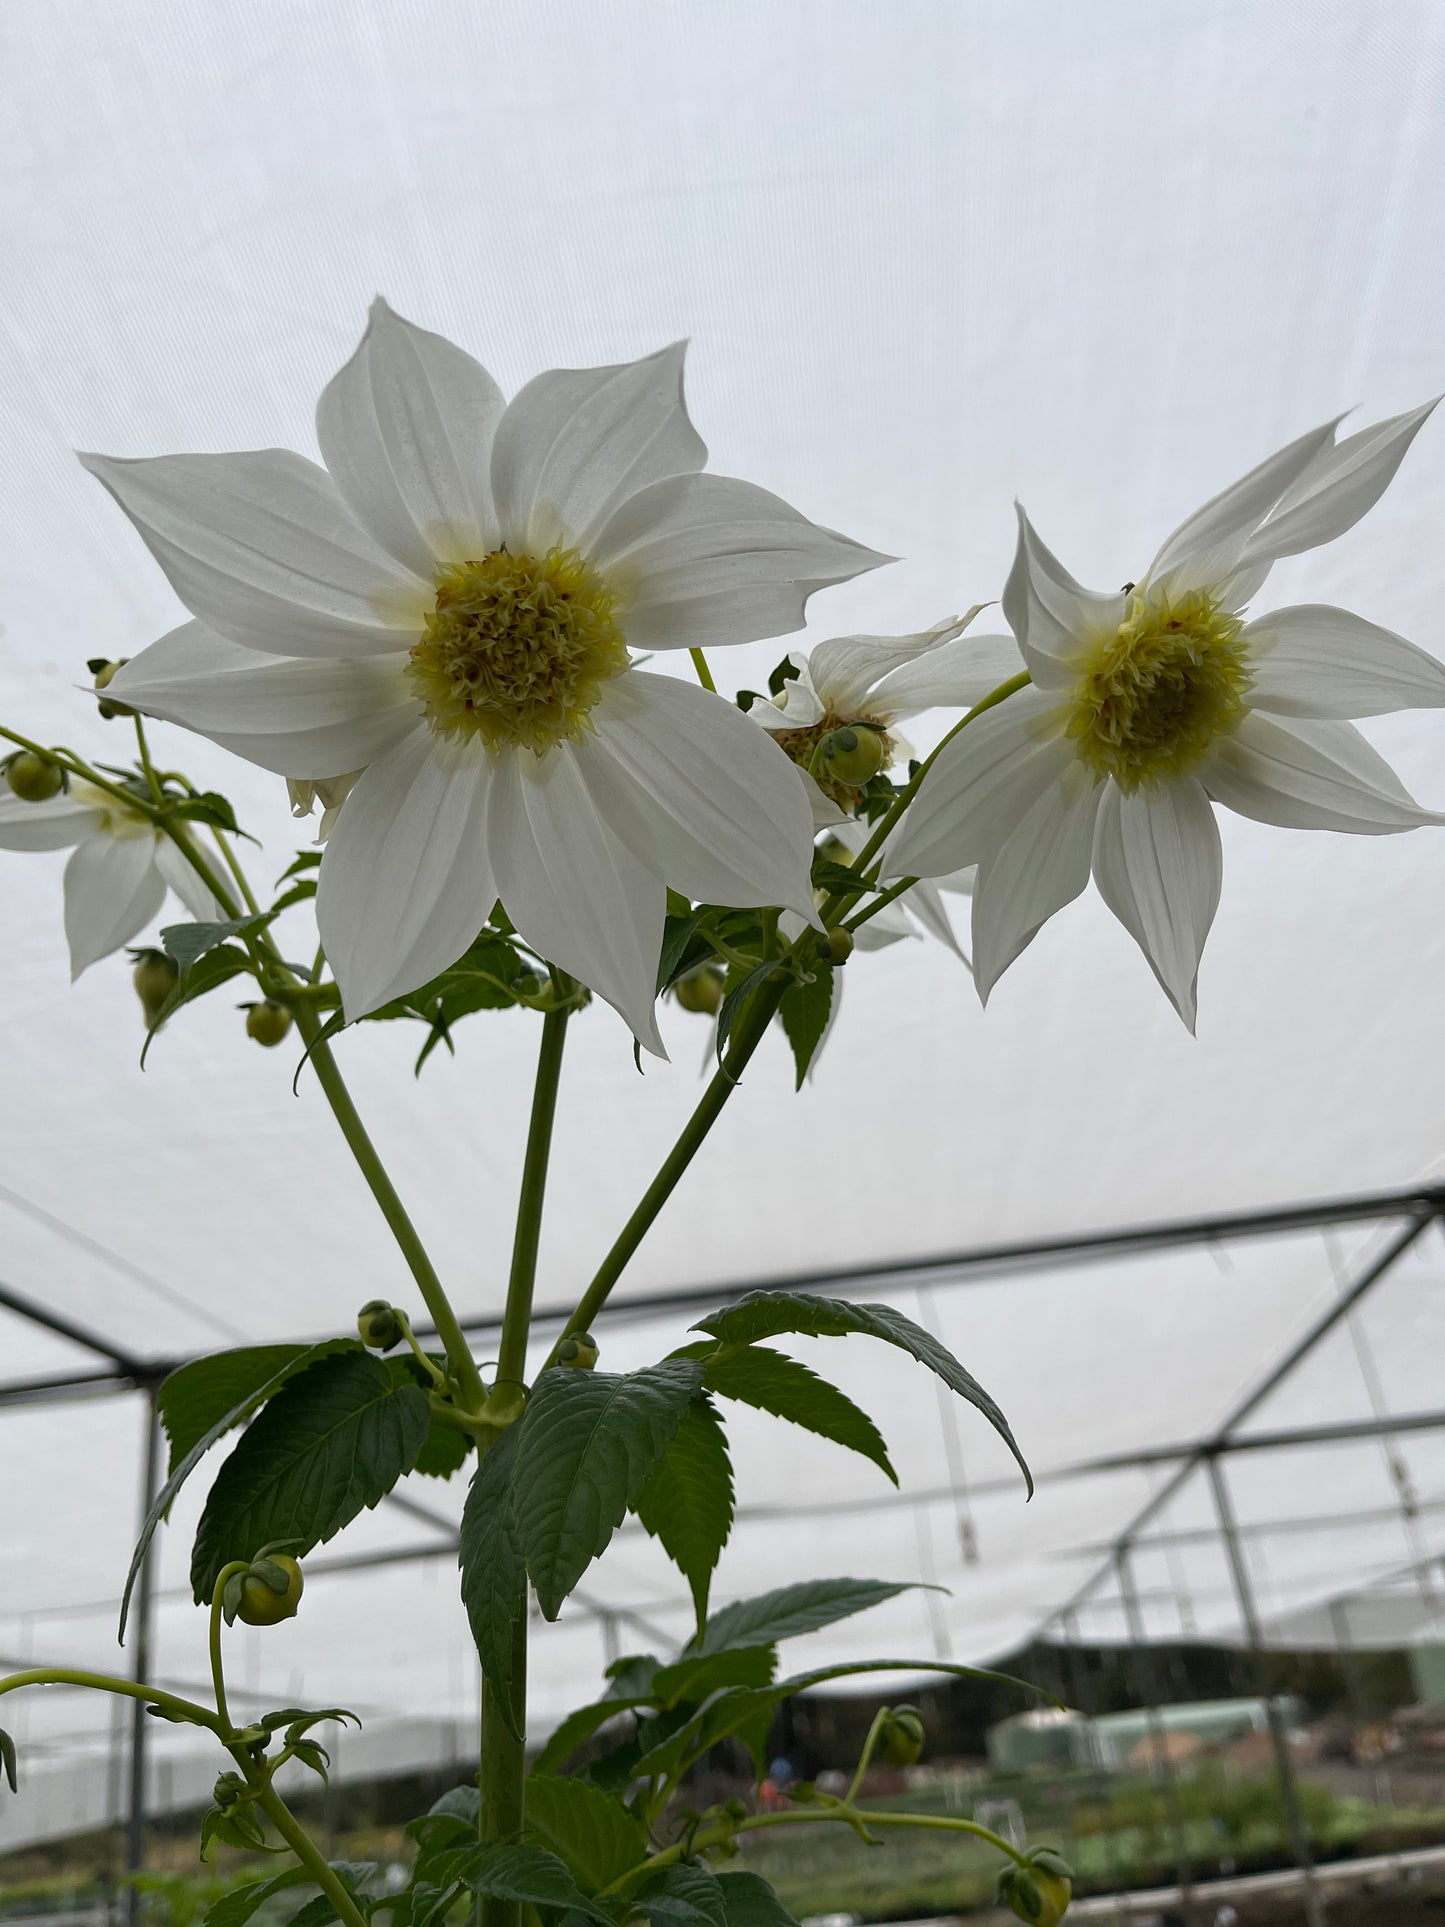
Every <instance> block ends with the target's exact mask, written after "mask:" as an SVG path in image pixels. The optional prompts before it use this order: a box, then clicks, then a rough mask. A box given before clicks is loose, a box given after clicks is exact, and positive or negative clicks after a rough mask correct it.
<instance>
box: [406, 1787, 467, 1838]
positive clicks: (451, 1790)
mask: <svg viewBox="0 0 1445 1927" xmlns="http://www.w3.org/2000/svg"><path fill="white" fill-rule="evenodd" d="M433 1814H445V1815H449V1816H451V1817H452V1818H453V1819H457V1820H461V1821H463V1822H464V1823H465V1824H466V1825H467V1826H469V1827H475V1826H476V1824H477V1822H478V1821H479V1820H480V1819H481V1816H482V1795H481V1791H480V1789H479V1788H478V1786H477V1784H476V1782H475V1781H474V1780H464V1781H463V1782H462V1784H461V1785H460V1786H454V1787H448V1788H447V1790H446V1792H445V1793H443V1794H442V1795H441V1796H440V1797H439V1798H438V1799H435V1800H433V1801H432V1803H431V1805H430V1806H429V1807H428V1808H427V1813H426V1817H427V1818H430V1817H431V1816H432V1815H433ZM413 1824H415V1822H413Z"/></svg>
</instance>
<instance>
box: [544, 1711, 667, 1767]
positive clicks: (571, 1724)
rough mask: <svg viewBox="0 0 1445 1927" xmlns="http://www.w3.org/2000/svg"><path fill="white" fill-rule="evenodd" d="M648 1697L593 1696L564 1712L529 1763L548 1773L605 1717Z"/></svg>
mask: <svg viewBox="0 0 1445 1927" xmlns="http://www.w3.org/2000/svg"><path fill="white" fill-rule="evenodd" d="M650 1704H651V1701H649V1700H642V1699H601V1700H594V1701H593V1702H592V1704H591V1705H590V1706H579V1707H578V1708H577V1709H576V1711H575V1712H571V1713H569V1714H568V1715H567V1717H566V1719H565V1720H563V1721H562V1723H561V1725H560V1726H557V1727H555V1728H554V1729H553V1730H552V1732H551V1733H549V1734H548V1735H547V1739H546V1741H545V1743H544V1744H543V1747H542V1751H541V1752H540V1753H539V1754H538V1755H537V1758H536V1761H535V1763H534V1764H533V1767H532V1771H533V1772H534V1773H551V1772H552V1771H553V1770H554V1768H556V1767H559V1766H562V1765H563V1764H564V1763H565V1762H566V1761H567V1760H569V1759H571V1757H572V1755H573V1754H574V1753H575V1752H576V1751H577V1749H578V1747H579V1746H581V1744H582V1742H583V1741H584V1740H590V1739H591V1737H592V1735H593V1734H594V1733H595V1732H597V1731H598V1729H599V1728H601V1727H604V1726H606V1724H607V1722H608V1721H609V1720H615V1719H617V1718H618V1717H619V1715H621V1714H623V1713H631V1712H633V1711H635V1710H636V1708H638V1707H639V1706H648V1705H650Z"/></svg>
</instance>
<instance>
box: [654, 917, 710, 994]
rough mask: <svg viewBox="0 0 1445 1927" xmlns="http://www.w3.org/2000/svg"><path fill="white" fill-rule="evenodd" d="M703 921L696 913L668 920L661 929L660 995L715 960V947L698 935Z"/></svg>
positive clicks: (658, 982)
mask: <svg viewBox="0 0 1445 1927" xmlns="http://www.w3.org/2000/svg"><path fill="white" fill-rule="evenodd" d="M701 922H702V917H701V915H700V914H699V913H698V912H697V911H689V912H687V913H685V914H684V915H682V916H680V917H678V916H669V917H668V918H667V920H666V921H665V922H664V924H663V926H662V951H661V954H660V955H659V957H658V960H657V994H658V996H661V995H662V993H663V991H664V990H666V989H667V987H668V985H669V984H673V983H676V981H677V979H678V978H679V977H684V976H686V975H687V973H688V971H689V970H693V969H695V968H696V966H697V965H698V964H700V963H703V962H705V961H706V959H707V958H709V957H710V956H712V954H713V947H712V945H711V944H710V943H709V942H708V940H707V938H706V937H700V936H699V935H698V926H699V925H700V924H701Z"/></svg>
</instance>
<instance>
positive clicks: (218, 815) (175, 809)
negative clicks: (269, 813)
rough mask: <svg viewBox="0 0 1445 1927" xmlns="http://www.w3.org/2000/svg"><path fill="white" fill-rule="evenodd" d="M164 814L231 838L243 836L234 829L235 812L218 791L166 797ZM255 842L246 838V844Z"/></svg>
mask: <svg viewBox="0 0 1445 1927" xmlns="http://www.w3.org/2000/svg"><path fill="white" fill-rule="evenodd" d="M166 814H167V816H179V817H181V818H182V819H183V820H184V821H185V822H187V823H208V824H209V825H210V827H211V828H212V829H213V830H226V831H227V832H228V833H229V834H230V835H231V836H242V835H244V834H245V832H244V831H242V830H240V829H238V828H237V827H236V812H235V811H234V810H233V809H232V807H231V800H230V798H229V797H227V796H222V795H221V793H220V791H219V790H203V791H202V792H201V793H200V795H198V796H181V797H176V796H168V797H167V798H166ZM255 840H256V839H255V838H254V837H249V838H247V841H248V842H252V843H254V842H255Z"/></svg>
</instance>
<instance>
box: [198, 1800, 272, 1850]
mask: <svg viewBox="0 0 1445 1927" xmlns="http://www.w3.org/2000/svg"><path fill="white" fill-rule="evenodd" d="M217 1840H219V1841H220V1842H221V1843H222V1845H223V1846H227V1847H242V1848H244V1849H246V1850H247V1851H248V1852H251V1853H284V1852H285V1851H286V1849H285V1848H284V1847H268V1846H267V1844H266V1834H265V1831H264V1829H263V1828H262V1825H261V1822H260V1821H259V1820H258V1819H257V1818H256V1816H255V1814H254V1813H253V1812H252V1811H251V1810H250V1808H249V1807H246V1806H236V1807H230V1808H224V1807H211V1808H210V1809H209V1810H208V1811H207V1812H206V1813H205V1814H203V1815H202V1817H201V1858H202V1860H205V1859H207V1858H208V1856H209V1853H210V1849H211V1846H212V1845H213V1843H214V1842H215V1841H217Z"/></svg>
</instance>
